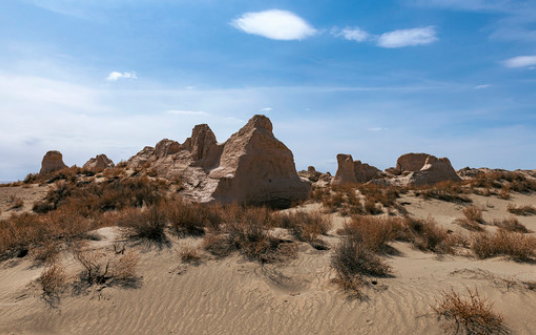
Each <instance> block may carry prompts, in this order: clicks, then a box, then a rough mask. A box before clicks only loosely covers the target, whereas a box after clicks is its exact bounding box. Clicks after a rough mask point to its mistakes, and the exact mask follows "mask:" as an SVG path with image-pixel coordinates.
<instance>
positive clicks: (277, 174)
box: [127, 115, 310, 207]
mask: <svg viewBox="0 0 536 335" xmlns="http://www.w3.org/2000/svg"><path fill="white" fill-rule="evenodd" d="M127 165H128V166H129V167H131V168H135V167H137V166H138V167H139V166H144V167H145V168H148V169H152V170H153V171H156V174H157V176H159V177H164V178H168V179H173V178H176V177H180V178H181V179H182V180H184V181H185V183H186V190H185V191H184V194H185V195H186V196H189V197H191V198H192V200H194V201H200V202H209V201H218V202H220V203H234V202H236V203H244V204H265V205H270V206H275V207H286V206H289V205H290V204H291V203H292V202H295V201H299V200H304V199H305V198H306V197H307V196H308V194H309V191H310V184H309V183H307V182H304V181H302V180H301V179H300V178H299V177H298V174H297V173H296V167H295V165H294V157H293V155H292V152H291V151H290V150H289V149H288V148H287V147H286V146H285V145H284V144H283V143H281V142H280V141H279V140H277V139H276V138H275V137H274V135H273V133H272V123H271V122H270V120H269V119H268V118H267V117H265V116H261V115H255V116H254V117H253V118H252V119H251V120H249V122H248V123H247V124H246V125H245V126H244V127H243V128H242V129H240V130H239V131H238V132H237V133H235V134H233V135H232V136H231V137H230V138H229V139H228V140H227V141H226V142H225V143H223V144H218V143H217V141H216V136H214V133H213V132H212V130H211V129H210V128H209V127H208V125H206V124H202V125H197V126H195V127H194V129H193V130H192V136H191V137H189V138H188V139H187V140H186V141H185V142H184V144H182V145H180V144H179V143H177V142H174V141H170V140H163V141H161V142H159V143H158V144H157V145H156V148H154V149H153V148H151V147H146V148H145V149H143V150H142V151H140V152H139V153H138V154H137V155H135V156H134V157H132V158H130V159H129V160H128V162H127Z"/></svg>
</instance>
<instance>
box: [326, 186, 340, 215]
mask: <svg viewBox="0 0 536 335" xmlns="http://www.w3.org/2000/svg"><path fill="white" fill-rule="evenodd" d="M343 204H344V193H342V192H339V191H333V192H330V193H328V194H327V195H326V196H324V197H323V198H322V205H323V206H324V207H326V208H328V209H329V210H330V211H331V212H336V211H337V210H338V209H339V208H341V207H342V205H343Z"/></svg>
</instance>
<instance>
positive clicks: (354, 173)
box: [331, 154, 381, 186]
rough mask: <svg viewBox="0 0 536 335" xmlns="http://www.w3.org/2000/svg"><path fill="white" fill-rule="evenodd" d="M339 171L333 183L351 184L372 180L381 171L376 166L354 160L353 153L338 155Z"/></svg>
mask: <svg viewBox="0 0 536 335" xmlns="http://www.w3.org/2000/svg"><path fill="white" fill-rule="evenodd" d="M337 165H338V167H337V173H336V174H335V177H334V178H333V180H332V181H331V185H335V186H337V185H351V184H357V183H366V182H368V181H371V180H372V179H373V178H374V177H375V176H376V175H377V174H378V173H380V172H381V171H380V170H379V169H377V168H376V167H374V166H371V165H369V164H365V163H362V162H361V161H354V160H353V158H352V155H345V154H338V155H337Z"/></svg>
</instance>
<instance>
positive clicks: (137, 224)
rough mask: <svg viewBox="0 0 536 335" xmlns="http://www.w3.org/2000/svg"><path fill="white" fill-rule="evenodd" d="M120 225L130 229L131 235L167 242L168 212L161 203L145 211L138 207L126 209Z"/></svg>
mask: <svg viewBox="0 0 536 335" xmlns="http://www.w3.org/2000/svg"><path fill="white" fill-rule="evenodd" d="M118 224H119V226H122V227H125V228H127V229H128V234H129V235H130V236H131V237H135V238H141V239H147V240H150V241H154V242H158V243H165V242H166V241H167V238H166V232H165V228H166V226H167V218H166V213H165V211H164V210H163V208H162V207H161V206H160V205H153V206H151V207H149V208H147V210H145V211H141V210H138V209H128V210H125V211H124V213H123V215H122V217H121V219H120V220H119V222H118Z"/></svg>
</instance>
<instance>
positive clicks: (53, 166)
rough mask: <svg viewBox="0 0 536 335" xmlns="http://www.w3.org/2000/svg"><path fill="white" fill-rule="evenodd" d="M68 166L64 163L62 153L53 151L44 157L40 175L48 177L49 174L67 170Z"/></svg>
mask: <svg viewBox="0 0 536 335" xmlns="http://www.w3.org/2000/svg"><path fill="white" fill-rule="evenodd" d="M66 167H67V165H65V163H63V156H62V154H61V152H59V151H56V150H53V151H49V152H47V153H46V154H45V156H44V157H43V161H42V162H41V170H40V171H39V174H40V175H46V174H48V173H51V172H54V171H58V170H61V169H65V168H66Z"/></svg>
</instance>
